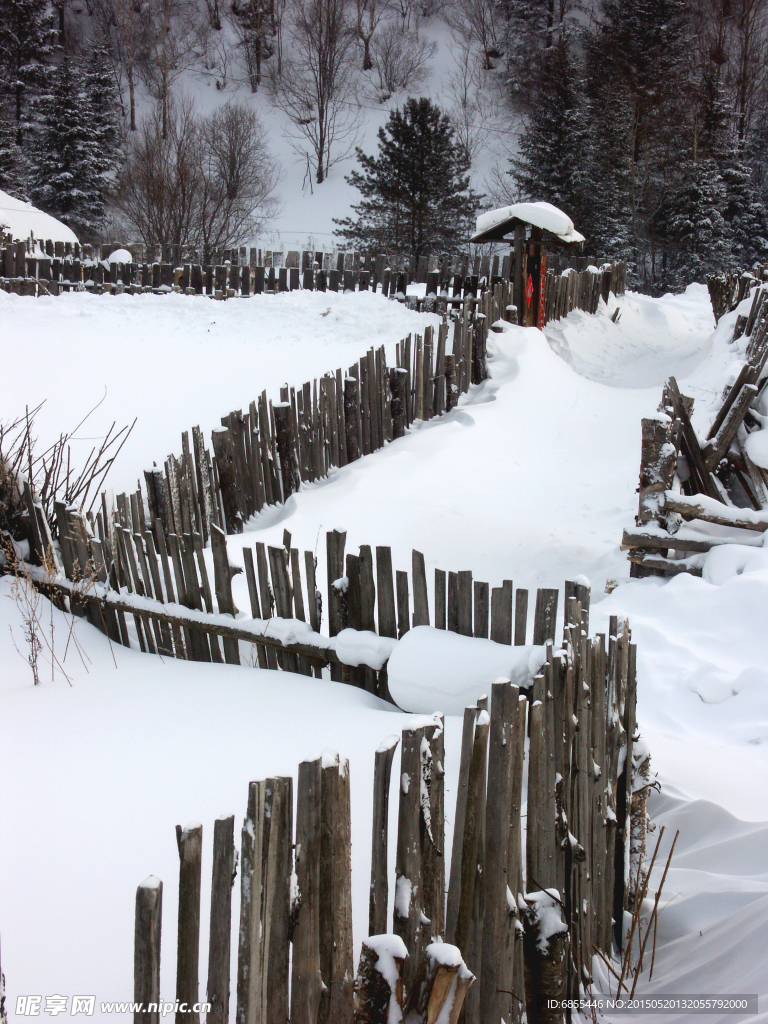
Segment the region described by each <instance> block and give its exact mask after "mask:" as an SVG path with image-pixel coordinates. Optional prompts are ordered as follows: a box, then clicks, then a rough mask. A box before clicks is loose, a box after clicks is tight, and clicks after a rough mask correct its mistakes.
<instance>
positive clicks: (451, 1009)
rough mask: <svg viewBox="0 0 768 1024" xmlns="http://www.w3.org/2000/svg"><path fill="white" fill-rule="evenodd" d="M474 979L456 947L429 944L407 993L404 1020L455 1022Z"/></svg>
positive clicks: (443, 944)
mask: <svg viewBox="0 0 768 1024" xmlns="http://www.w3.org/2000/svg"><path fill="white" fill-rule="evenodd" d="M406 962H407V961H406ZM474 980H475V977H474V975H473V974H472V972H471V971H470V970H469V969H468V967H467V965H466V964H465V963H464V960H463V959H462V956H461V952H460V951H459V949H458V948H457V947H456V946H451V945H449V944H448V943H447V942H434V943H430V945H428V946H427V948H426V949H425V950H424V954H423V956H422V958H421V962H420V963H419V965H418V970H417V972H416V976H415V979H414V981H413V984H412V985H411V987H410V989H409V992H408V1002H407V1004H406V1007H405V1019H406V1020H407V1021H408V1022H409V1024H410V1022H413V1024H432V1022H433V1021H438V1020H439V1021H441V1022H442V1021H445V1022H446V1024H456V1022H457V1021H458V1019H459V1016H460V1014H461V1010H462V1006H463V1004H464V999H465V997H466V995H467V991H468V990H469V988H470V986H471V985H472V983H473V982H474ZM469 1019H471V1018H469Z"/></svg>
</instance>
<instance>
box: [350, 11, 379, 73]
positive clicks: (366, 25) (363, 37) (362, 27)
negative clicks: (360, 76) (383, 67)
mask: <svg viewBox="0 0 768 1024" xmlns="http://www.w3.org/2000/svg"><path fill="white" fill-rule="evenodd" d="M355 8H356V10H357V37H358V39H359V40H360V42H361V43H362V44H363V71H370V70H371V68H372V67H373V63H372V61H371V39H372V38H373V33H374V32H375V31H376V28H377V26H378V24H379V22H380V21H381V19H382V18H383V17H384V15H385V14H386V11H387V9H386V6H385V4H384V3H383V2H382V0H355Z"/></svg>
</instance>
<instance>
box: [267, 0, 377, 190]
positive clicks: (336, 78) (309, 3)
mask: <svg viewBox="0 0 768 1024" xmlns="http://www.w3.org/2000/svg"><path fill="white" fill-rule="evenodd" d="M354 43H355V36H354V34H353V31H351V28H350V25H349V20H348V17H347V6H346V2H345V0H297V3H296V6H295V8H294V15H293V21H292V24H291V46H290V55H289V56H286V57H284V58H283V60H282V67H281V68H276V69H275V71H274V73H273V75H272V86H273V92H274V98H275V103H276V104H277V106H278V107H280V109H281V110H283V111H284V113H285V114H287V115H288V117H289V118H290V120H291V124H292V129H291V130H290V131H289V132H288V138H289V140H290V141H291V143H292V145H293V148H294V150H295V151H296V152H297V153H298V154H299V155H300V156H301V157H302V158H303V157H304V156H305V154H306V153H307V152H309V153H310V154H311V155H312V156H313V158H314V161H313V162H314V165H315V177H316V180H317V182H318V183H320V182H322V181H324V180H325V178H326V176H327V174H328V171H329V169H330V168H331V167H332V166H333V165H334V164H335V163H338V161H339V160H343V159H344V158H345V157H346V156H348V155H349V153H350V152H351V151H352V149H353V147H354V145H355V142H356V140H357V128H358V124H359V121H360V113H359V110H358V109H357V107H356V105H355V103H354V91H353V83H354V77H353V76H354V71H353V63H352V62H353V60H354ZM307 147H308V148H307Z"/></svg>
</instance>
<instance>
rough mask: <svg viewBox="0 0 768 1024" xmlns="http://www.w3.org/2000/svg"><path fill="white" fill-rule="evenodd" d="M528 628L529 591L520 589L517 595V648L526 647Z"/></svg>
mask: <svg viewBox="0 0 768 1024" xmlns="http://www.w3.org/2000/svg"><path fill="white" fill-rule="evenodd" d="M527 628H528V591H527V590H522V589H520V587H518V589H517V593H516V594H515V646H516V647H521V646H525V638H526V631H527Z"/></svg>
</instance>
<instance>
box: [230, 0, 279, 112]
mask: <svg viewBox="0 0 768 1024" xmlns="http://www.w3.org/2000/svg"><path fill="white" fill-rule="evenodd" d="M230 21H231V23H232V27H233V29H234V31H235V36H236V38H237V46H238V50H239V52H240V54H241V57H242V62H243V65H244V67H245V70H246V73H247V78H248V84H249V85H250V87H251V92H256V90H257V89H258V87H259V85H260V84H261V65H262V62H263V61H265V60H268V59H269V57H271V56H272V54H273V52H274V48H275V42H274V40H275V36H276V26H275V4H274V0H232V5H231V8H230Z"/></svg>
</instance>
